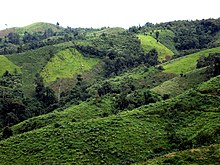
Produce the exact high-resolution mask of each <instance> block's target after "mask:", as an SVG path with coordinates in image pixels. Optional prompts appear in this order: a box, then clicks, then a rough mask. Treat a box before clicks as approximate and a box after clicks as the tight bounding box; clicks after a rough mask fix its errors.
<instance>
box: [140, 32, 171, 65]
mask: <svg viewBox="0 0 220 165" xmlns="http://www.w3.org/2000/svg"><path fill="white" fill-rule="evenodd" d="M137 36H138V38H139V39H140V41H141V46H142V48H143V49H144V52H145V53H146V52H149V51H150V50H151V49H156V50H157V52H158V56H159V61H160V62H162V61H163V60H168V59H170V58H171V57H172V56H173V55H174V53H173V52H172V51H171V50H169V49H168V48H167V47H165V46H164V45H163V44H161V43H160V42H157V40H156V39H154V38H153V37H151V36H149V35H147V36H146V35H137Z"/></svg>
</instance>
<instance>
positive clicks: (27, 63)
mask: <svg viewBox="0 0 220 165" xmlns="http://www.w3.org/2000/svg"><path fill="white" fill-rule="evenodd" d="M67 46H69V45H67ZM63 47H65V46H60V47H59V46H45V47H43V48H39V49H36V50H31V51H27V52H24V53H20V54H12V55H8V56H7V57H8V59H9V60H11V61H12V62H14V63H15V64H16V65H17V66H19V67H21V70H22V73H23V74H22V81H23V86H22V88H23V92H24V94H25V95H26V96H31V95H32V94H33V91H34V79H35V75H36V73H39V72H40V71H41V70H42V69H43V67H44V66H45V65H46V64H47V63H48V61H49V59H50V58H51V57H52V56H53V55H54V54H55V53H56V52H57V51H59V50H60V49H62V48H63Z"/></svg>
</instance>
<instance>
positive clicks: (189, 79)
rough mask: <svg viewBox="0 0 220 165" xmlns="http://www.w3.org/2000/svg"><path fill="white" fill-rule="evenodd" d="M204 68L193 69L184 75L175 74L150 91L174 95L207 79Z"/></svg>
mask: <svg viewBox="0 0 220 165" xmlns="http://www.w3.org/2000/svg"><path fill="white" fill-rule="evenodd" d="M207 80H208V78H207V75H206V74H205V68H202V69H198V70H194V71H192V72H189V73H187V74H186V75H184V76H182V77H181V76H177V77H174V78H172V79H170V80H168V81H165V82H164V83H162V84H160V85H159V86H157V87H155V88H153V89H152V91H154V92H156V93H159V94H160V95H164V94H168V95H169V96H170V97H175V96H177V95H179V94H181V93H183V92H184V91H186V90H188V89H190V88H193V87H196V86H197V85H198V84H200V83H202V82H205V81H207Z"/></svg>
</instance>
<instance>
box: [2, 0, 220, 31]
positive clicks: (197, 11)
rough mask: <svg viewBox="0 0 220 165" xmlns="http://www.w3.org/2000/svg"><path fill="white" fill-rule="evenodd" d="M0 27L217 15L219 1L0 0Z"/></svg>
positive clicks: (219, 14)
mask: <svg viewBox="0 0 220 165" xmlns="http://www.w3.org/2000/svg"><path fill="white" fill-rule="evenodd" d="M0 6H1V8H0V29H4V28H6V24H7V27H8V28H9V27H21V26H25V25H29V24H32V23H34V22H49V23H54V24H56V22H59V23H60V25H61V26H63V27H66V26H70V27H94V28H97V27H103V26H110V27H124V28H128V27H130V26H133V25H135V26H137V25H139V24H140V25H144V24H145V23H146V22H152V23H160V22H167V21H173V20H195V19H203V18H219V17H220V10H219V6H220V0H0Z"/></svg>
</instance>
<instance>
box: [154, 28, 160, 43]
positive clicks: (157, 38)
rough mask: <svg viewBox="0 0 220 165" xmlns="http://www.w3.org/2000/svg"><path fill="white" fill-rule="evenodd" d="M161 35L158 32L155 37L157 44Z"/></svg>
mask: <svg viewBox="0 0 220 165" xmlns="http://www.w3.org/2000/svg"><path fill="white" fill-rule="evenodd" d="M159 35H160V32H159V31H156V33H155V37H156V40H157V42H158V41H159Z"/></svg>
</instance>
